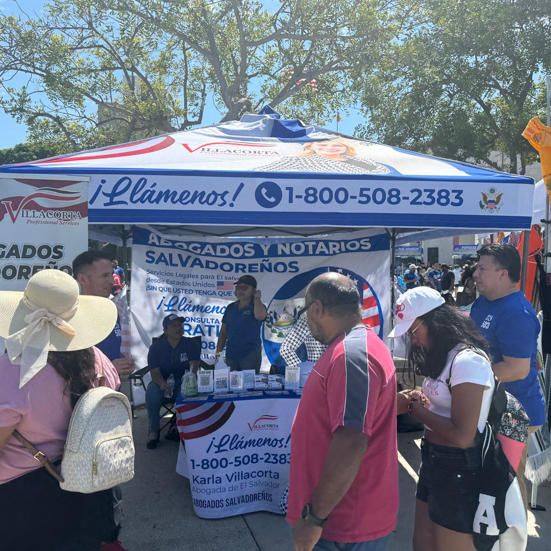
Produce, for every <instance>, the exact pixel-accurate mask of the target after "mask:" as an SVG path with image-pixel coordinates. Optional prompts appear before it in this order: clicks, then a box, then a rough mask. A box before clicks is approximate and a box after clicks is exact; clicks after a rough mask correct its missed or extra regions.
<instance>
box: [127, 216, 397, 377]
mask: <svg viewBox="0 0 551 551" xmlns="http://www.w3.org/2000/svg"><path fill="white" fill-rule="evenodd" d="M132 260H133V264H132V297H131V300H132V308H131V310H132V318H133V326H134V331H133V334H132V355H133V357H134V358H135V359H136V361H137V363H138V365H139V366H145V365H146V362H147V352H148V349H149V346H150V345H151V340H152V338H153V337H155V336H158V335H159V334H160V333H162V320H163V318H164V317H165V316H166V315H168V314H170V313H176V314H179V315H181V316H182V317H185V318H186V321H185V323H184V334H185V336H187V337H197V336H201V337H202V344H201V346H202V354H201V358H202V359H203V360H205V361H206V362H212V363H213V362H214V354H215V351H216V341H217V339H218V335H219V333H220V327H221V322H222V316H223V315H224V312H225V310H226V307H227V306H228V304H230V303H231V302H233V301H234V300H236V299H235V295H234V283H235V282H236V281H237V279H238V278H239V277H240V276H242V275H244V274H250V275H252V276H253V277H255V278H256V280H257V282H258V289H259V290H260V291H261V293H262V297H261V300H262V302H263V303H264V304H265V305H266V307H267V309H268V318H267V319H266V321H265V322H264V324H263V326H262V340H263V352H264V363H263V365H269V364H273V365H277V366H278V367H283V366H284V365H285V362H284V360H283V359H282V357H281V355H280V353H279V349H280V346H281V344H282V342H283V341H284V339H285V337H286V335H287V333H288V332H289V331H290V330H291V329H292V327H293V326H294V324H295V323H296V321H297V314H298V312H299V310H300V309H301V308H302V307H303V306H304V295H305V292H306V288H307V286H308V284H309V283H310V281H312V279H314V278H315V277H316V276H318V275H320V274H322V273H326V272H330V271H333V272H338V273H342V274H345V275H348V276H349V277H350V278H351V279H352V280H353V281H354V282H355V283H356V284H357V286H358V291H359V294H360V297H361V301H362V305H363V321H364V323H365V324H366V325H370V326H371V327H373V329H374V331H375V332H376V333H377V334H378V335H379V336H380V337H381V338H384V337H385V336H386V335H387V334H388V332H389V330H390V329H389V327H388V320H389V314H390V312H389V308H390V285H389V273H390V238H389V236H388V234H387V233H386V232H383V231H381V230H380V229H379V230H364V231H358V232H350V233H342V234H337V235H332V236H326V237H323V238H301V239H297V238H279V239H256V238H255V239H252V238H251V239H245V238H244V239H236V238H232V239H223V238H211V237H194V236H193V237H191V236H183V237H181V238H178V237H175V236H174V235H171V236H167V235H164V236H163V235H162V234H160V233H157V232H154V231H151V230H149V229H146V228H140V227H136V228H135V229H134V235H133V247H132Z"/></svg>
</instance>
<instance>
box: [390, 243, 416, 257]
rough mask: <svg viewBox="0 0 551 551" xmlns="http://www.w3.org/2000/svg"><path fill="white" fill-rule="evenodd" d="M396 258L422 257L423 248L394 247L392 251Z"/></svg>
mask: <svg viewBox="0 0 551 551" xmlns="http://www.w3.org/2000/svg"><path fill="white" fill-rule="evenodd" d="M394 252H395V254H396V256H412V255H422V254H423V247H418V246H413V245H412V246H409V247H396V248H395V249H394Z"/></svg>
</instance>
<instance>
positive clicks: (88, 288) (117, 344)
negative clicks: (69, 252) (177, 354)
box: [73, 251, 135, 551]
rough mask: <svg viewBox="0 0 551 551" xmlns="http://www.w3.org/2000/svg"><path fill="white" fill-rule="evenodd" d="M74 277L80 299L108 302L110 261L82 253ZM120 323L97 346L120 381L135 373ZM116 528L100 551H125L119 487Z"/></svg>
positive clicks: (97, 254)
mask: <svg viewBox="0 0 551 551" xmlns="http://www.w3.org/2000/svg"><path fill="white" fill-rule="evenodd" d="M73 277H74V278H75V279H76V280H77V282H78V284H79V286H80V294H81V295H90V296H94V297H103V298H109V297H110V296H111V291H112V290H113V284H114V282H115V280H114V279H113V265H112V264H111V260H110V259H109V257H108V256H107V255H106V254H105V253H102V252H101V251H85V252H83V253H81V254H79V255H78V256H77V257H76V258H75V259H74V260H73ZM121 344H122V337H121V323H120V319H119V317H118V316H117V323H116V324H115V327H114V328H113V331H112V332H111V334H110V335H109V336H108V337H107V338H106V339H105V340H104V341H102V342H100V343H99V344H96V346H97V348H99V349H100V350H101V351H102V352H103V353H104V354H105V355H106V356H107V357H108V358H109V359H110V360H111V363H112V364H113V365H114V366H115V369H116V370H117V372H118V374H119V376H120V378H121V379H122V378H123V377H125V376H127V375H130V374H131V373H133V372H134V368H135V365H134V360H133V359H132V358H131V357H126V356H123V354H122V353H121ZM110 505H111V506H112V507H113V518H114V524H116V528H115V530H114V532H113V536H112V538H111V539H110V541H108V542H105V544H104V545H102V548H101V549H102V551H112V550H113V549H117V550H118V551H124V547H122V545H121V544H120V542H119V541H118V536H119V531H120V529H121V522H122V518H123V510H122V492H121V489H120V486H115V487H114V488H112V489H111V503H110Z"/></svg>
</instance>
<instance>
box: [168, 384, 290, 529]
mask: <svg viewBox="0 0 551 551" xmlns="http://www.w3.org/2000/svg"><path fill="white" fill-rule="evenodd" d="M298 398H299V396H298V395H295V394H287V395H283V396H278V397H274V398H269V397H264V398H262V397H261V398H256V399H255V398H250V399H237V400H234V401H232V400H228V401H208V402H200V403H197V402H190V403H183V404H182V403H180V404H178V405H177V407H176V409H177V417H178V421H177V423H178V430H179V432H180V438H181V439H182V440H183V441H184V442H185V453H186V456H187V468H188V471H187V476H188V478H189V481H190V486H191V495H192V499H193V508H194V510H195V513H196V514H197V516H199V517H201V518H224V517H230V516H234V515H242V514H245V513H253V512H255V511H269V512H272V513H282V511H281V509H280V500H281V496H282V494H283V492H284V491H285V488H286V487H287V484H288V483H289V464H290V452H291V441H290V437H291V426H292V423H293V419H294V416H295V412H296V409H297V407H298Z"/></svg>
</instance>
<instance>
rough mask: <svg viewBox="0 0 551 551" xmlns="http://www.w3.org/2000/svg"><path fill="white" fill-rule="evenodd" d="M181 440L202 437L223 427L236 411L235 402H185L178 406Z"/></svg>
mask: <svg viewBox="0 0 551 551" xmlns="http://www.w3.org/2000/svg"><path fill="white" fill-rule="evenodd" d="M176 411H177V421H176V424H177V426H178V432H179V434H180V439H181V440H193V439H195V438H201V437H203V436H207V435H209V434H212V433H213V432H215V431H217V430H218V429H219V428H220V427H223V426H224V425H225V424H226V423H227V421H228V420H229V418H230V417H231V416H232V413H233V412H234V411H235V404H234V403H233V402H214V403H213V402H208V403H206V404H183V405H181V406H177V407H176Z"/></svg>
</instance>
